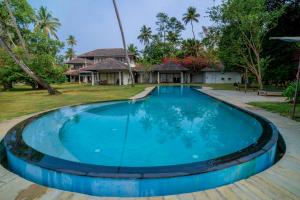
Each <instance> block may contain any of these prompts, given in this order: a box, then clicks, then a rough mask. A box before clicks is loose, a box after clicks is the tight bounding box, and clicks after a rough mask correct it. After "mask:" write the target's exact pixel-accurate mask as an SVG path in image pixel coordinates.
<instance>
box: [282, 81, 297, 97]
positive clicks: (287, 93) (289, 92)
mask: <svg viewBox="0 0 300 200" xmlns="http://www.w3.org/2000/svg"><path fill="white" fill-rule="evenodd" d="M299 89H300V83H299V85H298V90H299ZM295 91H296V82H293V83H291V84H290V85H289V86H288V87H287V88H286V89H285V90H284V91H283V96H285V97H286V98H287V100H289V101H293V98H294V95H295ZM298 93H299V91H298ZM299 98H300V97H299V96H298V99H297V101H299Z"/></svg>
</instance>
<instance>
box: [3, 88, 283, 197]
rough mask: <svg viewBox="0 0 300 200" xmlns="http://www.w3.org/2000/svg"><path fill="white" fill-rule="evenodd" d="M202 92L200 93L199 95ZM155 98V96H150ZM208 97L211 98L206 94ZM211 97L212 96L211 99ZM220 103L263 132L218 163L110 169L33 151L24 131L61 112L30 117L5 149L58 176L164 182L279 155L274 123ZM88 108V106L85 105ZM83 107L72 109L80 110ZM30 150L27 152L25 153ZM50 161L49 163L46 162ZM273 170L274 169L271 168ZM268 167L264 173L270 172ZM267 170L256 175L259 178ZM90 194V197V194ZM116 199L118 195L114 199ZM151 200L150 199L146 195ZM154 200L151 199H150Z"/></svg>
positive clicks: (14, 131) (11, 134)
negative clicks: (273, 153)
mask: <svg viewBox="0 0 300 200" xmlns="http://www.w3.org/2000/svg"><path fill="white" fill-rule="evenodd" d="M199 92H200V91H199ZM150 95H151V93H150ZM205 95H207V94H205ZM208 96H209V95H208ZM209 97H210V98H212V99H215V100H216V101H220V102H222V103H224V104H227V105H228V106H230V107H233V108H235V109H237V110H239V111H241V112H244V113H246V114H248V115H250V116H252V117H254V118H255V119H256V120H257V121H258V122H259V123H260V124H261V126H262V128H263V132H262V134H261V136H260V137H259V139H258V140H257V142H256V143H253V144H252V145H250V146H248V147H246V148H244V149H242V150H240V151H238V152H235V153H232V154H228V155H225V156H222V157H219V158H216V159H211V160H207V161H201V162H195V163H189V164H180V165H171V166H159V167H110V166H101V165H92V164H86V163H79V162H73V161H68V160H63V159H59V158H56V157H53V156H49V155H47V154H44V153H41V152H39V151H37V150H35V149H33V148H32V147H30V146H28V145H27V144H26V143H25V142H24V140H23V137H22V133H23V130H24V128H25V127H26V126H27V125H28V124H29V123H31V122H33V121H34V120H36V119H38V118H39V117H41V116H44V115H47V114H49V113H51V112H55V111H57V110H59V109H61V108H58V109H54V110H51V111H47V112H44V113H41V114H38V115H35V116H33V117H30V118H28V119H26V120H24V121H22V122H20V123H19V124H17V125H16V126H14V127H13V128H12V129H10V130H9V131H8V133H7V134H6V136H5V138H4V145H5V149H6V151H7V154H8V155H9V154H11V155H13V156H14V157H16V158H18V159H20V160H21V161H24V162H26V163H28V164H31V165H33V166H37V167H40V168H42V169H45V170H50V171H54V172H60V173H65V174H69V175H75V176H87V177H96V178H109V179H122V180H124V179H125V180H126V179H128V180H135V179H136V180H139V179H156V180H157V179H160V178H176V177H184V176H192V175H199V174H204V173H208V172H215V171H218V170H224V169H227V168H230V167H233V166H237V165H241V164H243V163H247V162H249V161H252V160H254V159H255V158H258V157H260V156H263V155H264V154H267V153H268V152H271V151H272V149H273V151H274V147H275V151H276V145H277V142H278V137H279V132H278V130H277V128H276V127H275V126H274V124H273V123H272V122H270V121H269V120H267V119H265V118H264V117H262V116H259V115H257V114H254V113H252V112H250V111H248V110H245V109H243V108H240V107H237V106H235V105H233V104H230V103H228V102H225V101H222V100H220V99H217V98H215V97H212V96H209ZM145 99H146V98H143V99H139V100H136V101H143V100H145ZM130 101H132V100H115V101H102V102H93V103H88V104H96V103H107V102H130ZM82 105H85V104H82ZM76 106H81V105H75V106H69V107H76ZM24 149H26V151H24ZM41 157H42V158H43V160H47V162H43V161H38V160H36V158H41ZM44 158H46V159H44ZM268 167H270V166H268ZM268 167H264V169H266V168H268ZM264 169H261V170H259V171H257V172H254V173H252V174H251V175H253V174H256V173H258V172H260V171H262V170H264ZM88 194H90V193H88ZM113 196H114V195H113ZM119 196H135V195H119ZM146 196H148V195H146ZM150 196H151V195H150Z"/></svg>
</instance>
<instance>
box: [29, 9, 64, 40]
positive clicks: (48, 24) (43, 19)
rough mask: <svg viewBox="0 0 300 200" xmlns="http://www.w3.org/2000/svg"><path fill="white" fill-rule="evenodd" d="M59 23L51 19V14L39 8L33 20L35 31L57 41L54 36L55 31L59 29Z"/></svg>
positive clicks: (55, 19)
mask: <svg viewBox="0 0 300 200" xmlns="http://www.w3.org/2000/svg"><path fill="white" fill-rule="evenodd" d="M60 25H61V24H60V22H59V20H58V19H57V18H55V17H53V16H52V14H51V13H50V12H49V11H48V10H47V8H45V7H43V6H42V7H40V9H39V10H38V13H37V16H36V19H35V27H34V30H35V31H41V32H42V33H44V34H46V35H47V36H48V37H50V36H54V37H55V38H56V39H58V36H57V35H56V32H57V29H58V28H59V27H60Z"/></svg>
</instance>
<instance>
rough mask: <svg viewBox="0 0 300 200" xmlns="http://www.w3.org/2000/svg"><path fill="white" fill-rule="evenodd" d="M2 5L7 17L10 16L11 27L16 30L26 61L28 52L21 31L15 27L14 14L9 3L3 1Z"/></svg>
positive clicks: (6, 0)
mask: <svg viewBox="0 0 300 200" xmlns="http://www.w3.org/2000/svg"><path fill="white" fill-rule="evenodd" d="M4 3H5V6H6V9H7V11H8V14H9V16H10V19H11V22H12V26H13V27H14V28H15V30H16V33H17V35H18V38H19V40H20V42H21V45H22V47H23V49H24V52H25V55H26V57H27V59H28V57H29V52H28V50H27V48H26V44H25V41H24V38H23V37H22V35H21V31H20V29H19V27H18V25H17V22H16V18H15V16H14V14H13V12H12V10H11V8H10V5H9V1H8V0H4ZM8 36H9V37H10V33H8ZM11 41H13V40H11Z"/></svg>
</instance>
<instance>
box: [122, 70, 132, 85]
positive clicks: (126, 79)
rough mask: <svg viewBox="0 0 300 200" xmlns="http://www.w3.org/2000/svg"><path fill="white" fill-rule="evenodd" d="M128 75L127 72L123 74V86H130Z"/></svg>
mask: <svg viewBox="0 0 300 200" xmlns="http://www.w3.org/2000/svg"><path fill="white" fill-rule="evenodd" d="M130 83H131V81H130V75H129V72H123V85H128V84H130Z"/></svg>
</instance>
